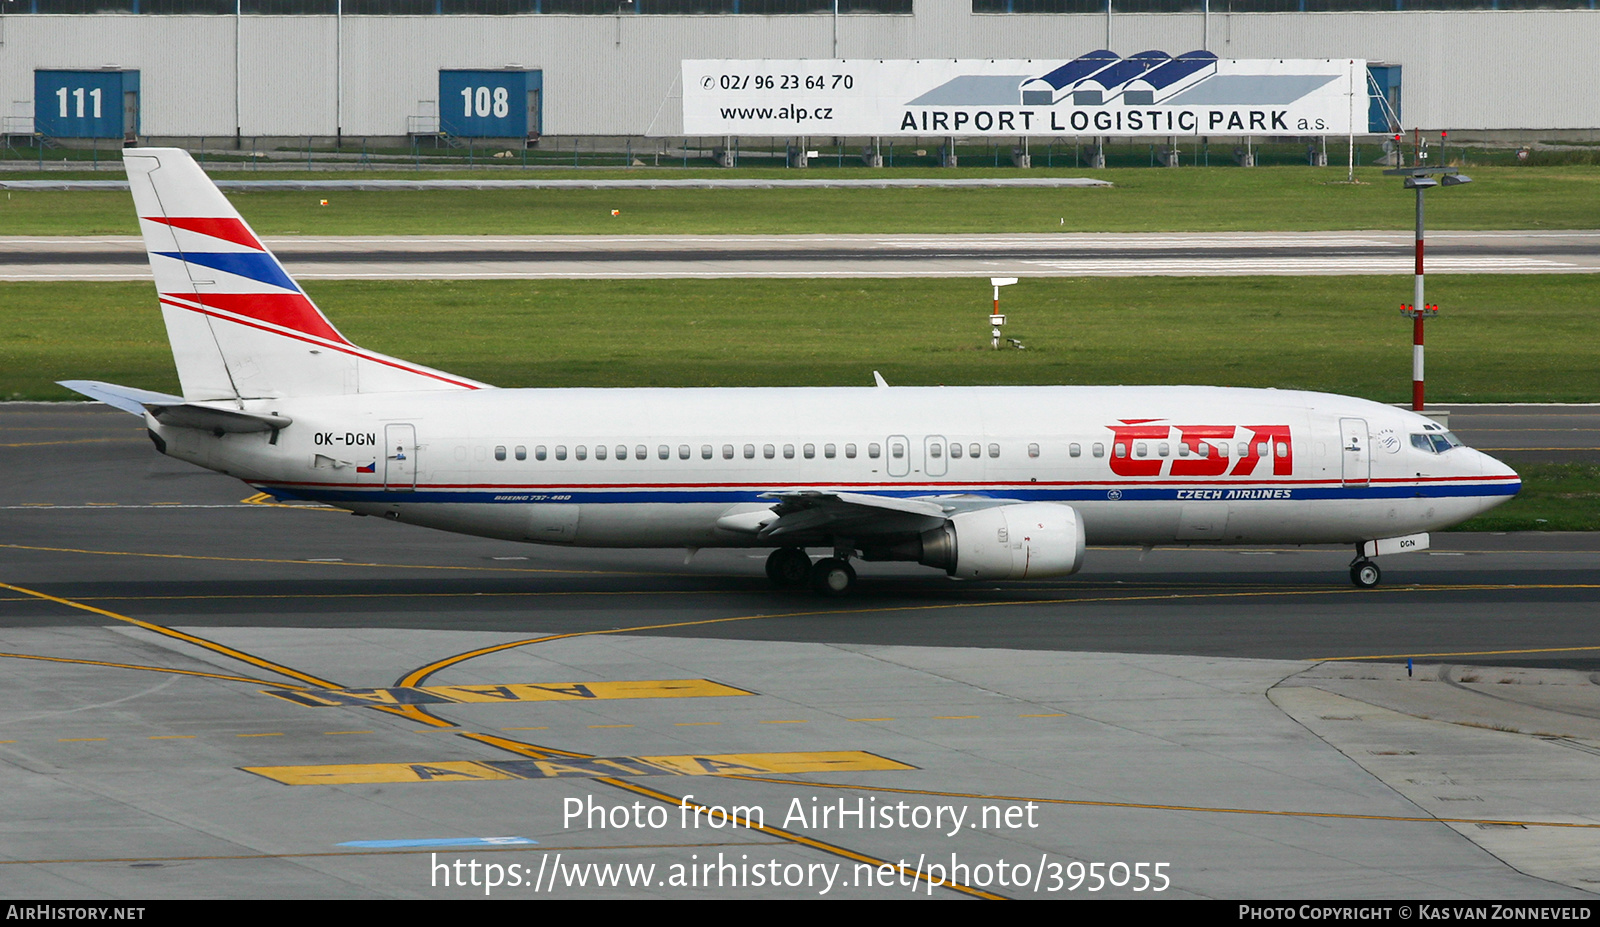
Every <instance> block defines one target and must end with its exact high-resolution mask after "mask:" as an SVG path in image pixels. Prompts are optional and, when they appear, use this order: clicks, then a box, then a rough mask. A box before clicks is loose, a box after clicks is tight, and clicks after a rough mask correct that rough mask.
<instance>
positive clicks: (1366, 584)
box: [1350, 556, 1383, 589]
mask: <svg viewBox="0 0 1600 927" xmlns="http://www.w3.org/2000/svg"><path fill="white" fill-rule="evenodd" d="M1382 581H1383V571H1382V570H1379V569H1378V565H1377V564H1376V563H1373V562H1372V561H1371V560H1368V559H1367V558H1365V557H1361V556H1357V557H1356V559H1355V562H1353V563H1351V564H1350V582H1352V583H1355V584H1356V586H1357V587H1359V588H1361V589H1371V588H1372V587H1374V586H1376V585H1378V583H1380V582H1382Z"/></svg>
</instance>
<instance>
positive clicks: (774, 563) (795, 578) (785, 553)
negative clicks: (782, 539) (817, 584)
mask: <svg viewBox="0 0 1600 927" xmlns="http://www.w3.org/2000/svg"><path fill="white" fill-rule="evenodd" d="M767 578H768V579H770V580H772V584H773V585H774V586H777V587H778V588H779V589H802V588H804V587H805V585H806V583H808V582H810V581H811V558H810V557H809V556H807V555H806V552H805V551H803V550H801V549H800V548H798V547H780V548H778V549H777V550H775V551H773V552H772V555H771V556H769V557H768V558H767Z"/></svg>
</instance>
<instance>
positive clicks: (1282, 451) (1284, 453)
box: [1278, 441, 1289, 457]
mask: <svg viewBox="0 0 1600 927" xmlns="http://www.w3.org/2000/svg"><path fill="white" fill-rule="evenodd" d="M1278 456H1279V457H1288V456H1289V445H1287V444H1285V443H1284V442H1282V441H1279V442H1278Z"/></svg>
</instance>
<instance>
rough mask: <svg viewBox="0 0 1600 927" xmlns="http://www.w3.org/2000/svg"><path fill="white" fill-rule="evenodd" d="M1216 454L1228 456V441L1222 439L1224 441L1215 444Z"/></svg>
mask: <svg viewBox="0 0 1600 927" xmlns="http://www.w3.org/2000/svg"><path fill="white" fill-rule="evenodd" d="M1201 446H1202V447H1208V446H1209V445H1201ZM1217 456H1218V457H1226V456H1228V443H1227V442H1226V441H1224V442H1222V443H1220V444H1218V445H1217Z"/></svg>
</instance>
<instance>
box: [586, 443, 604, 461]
mask: <svg viewBox="0 0 1600 927" xmlns="http://www.w3.org/2000/svg"><path fill="white" fill-rule="evenodd" d="M580 456H581V455H580ZM594 459H595V460H605V459H606V446H605V445H604V444H596V445H595V446H594Z"/></svg>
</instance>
